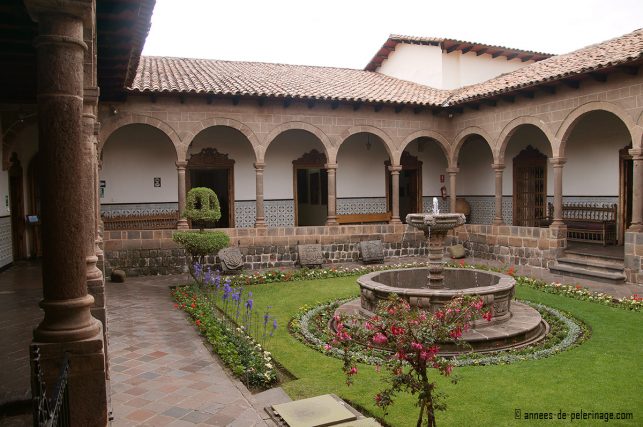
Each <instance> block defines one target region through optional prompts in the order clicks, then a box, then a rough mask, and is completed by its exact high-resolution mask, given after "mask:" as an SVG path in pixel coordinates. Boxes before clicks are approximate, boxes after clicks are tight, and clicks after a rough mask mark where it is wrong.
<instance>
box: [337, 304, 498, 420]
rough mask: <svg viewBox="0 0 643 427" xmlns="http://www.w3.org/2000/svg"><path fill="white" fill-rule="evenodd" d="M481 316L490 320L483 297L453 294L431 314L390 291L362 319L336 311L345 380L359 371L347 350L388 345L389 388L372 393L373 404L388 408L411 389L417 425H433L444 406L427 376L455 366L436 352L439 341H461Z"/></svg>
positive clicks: (349, 381)
mask: <svg viewBox="0 0 643 427" xmlns="http://www.w3.org/2000/svg"><path fill="white" fill-rule="evenodd" d="M481 316H482V317H483V318H485V319H486V320H491V312H490V311H483V300H482V299H481V298H474V297H458V298H454V299H453V300H452V301H451V302H449V303H448V304H447V305H446V306H444V308H443V309H442V310H439V311H436V312H435V313H430V312H428V311H424V310H419V309H417V308H411V306H410V305H409V303H408V302H406V301H405V300H403V299H401V298H399V297H398V296H394V297H392V298H391V299H390V300H388V301H385V302H383V303H380V304H379V305H378V307H377V310H376V313H375V316H373V317H372V318H370V319H368V320H366V321H365V320H363V319H361V318H356V317H340V316H336V317H335V325H336V334H335V338H334V340H333V342H332V344H333V345H334V346H338V347H341V348H343V350H344V366H343V370H344V373H345V374H346V383H347V384H349V385H350V384H352V382H353V376H354V375H355V374H357V366H356V364H355V360H354V358H353V357H352V355H351V354H352V352H353V351H354V350H356V349H357V350H363V349H364V346H368V347H369V348H372V347H376V348H380V349H383V350H386V351H387V352H388V354H389V356H387V357H386V358H385V369H386V370H387V371H388V377H387V378H386V382H387V383H388V387H386V388H385V389H384V390H382V391H380V392H379V393H377V394H376V395H375V404H376V405H377V406H379V407H382V408H386V407H387V406H389V405H390V404H392V403H393V398H394V397H395V395H396V394H397V393H399V392H407V393H410V394H412V395H415V396H417V406H418V407H419V408H420V413H419V416H418V420H417V427H420V426H422V424H423V422H424V420H426V424H425V425H426V426H430V427H434V426H435V425H436V424H435V411H436V410H443V409H445V406H444V405H443V404H442V403H440V402H438V401H436V395H435V382H432V381H430V379H429V373H428V372H429V370H430V369H431V368H434V369H436V370H438V371H439V372H440V373H441V374H442V375H444V376H448V375H450V374H451V370H452V368H453V365H452V364H451V363H450V362H449V361H448V360H447V359H445V358H443V357H440V356H438V352H439V351H440V346H439V343H441V342H452V343H456V344H458V343H461V341H460V338H461V336H462V333H463V332H465V331H467V330H468V329H469V328H470V327H471V323H472V322H473V321H474V320H476V319H477V318H479V317H481ZM425 415H426V418H425Z"/></svg>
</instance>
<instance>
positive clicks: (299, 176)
mask: <svg viewBox="0 0 643 427" xmlns="http://www.w3.org/2000/svg"><path fill="white" fill-rule="evenodd" d="M326 163H327V161H326V155H325V154H324V153H322V152H320V151H317V150H315V149H312V150H311V151H309V152H307V153H305V154H303V155H302V156H301V157H300V158H298V159H295V160H293V162H292V165H293V202H294V205H295V226H296V227H298V226H313V225H325V224H326V221H327V219H328V171H327V170H326V169H325V167H326Z"/></svg>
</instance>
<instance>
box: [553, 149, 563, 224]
mask: <svg viewBox="0 0 643 427" xmlns="http://www.w3.org/2000/svg"><path fill="white" fill-rule="evenodd" d="M549 161H550V162H551V164H552V167H553V168H554V219H553V221H552V223H551V226H552V227H562V226H563V225H565V223H564V222H563V166H565V162H566V161H567V159H565V158H564V157H553V158H551V159H550V160H549Z"/></svg>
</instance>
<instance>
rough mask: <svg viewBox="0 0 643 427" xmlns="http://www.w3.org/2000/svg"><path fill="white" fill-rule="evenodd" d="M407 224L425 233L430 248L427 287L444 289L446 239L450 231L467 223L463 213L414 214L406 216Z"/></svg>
mask: <svg viewBox="0 0 643 427" xmlns="http://www.w3.org/2000/svg"><path fill="white" fill-rule="evenodd" d="M406 223H407V224H408V225H411V226H413V227H415V228H417V229H419V230H422V231H423V232H424V237H426V240H427V244H428V246H429V275H428V276H427V287H428V288H430V289H443V288H444V287H445V286H444V274H443V273H444V262H443V261H442V256H443V255H444V239H445V238H446V236H447V233H448V232H449V230H452V229H454V228H455V227H458V226H460V225H463V224H464V223H465V217H464V214H461V213H444V214H441V213H430V214H424V213H414V214H408V215H407V216H406Z"/></svg>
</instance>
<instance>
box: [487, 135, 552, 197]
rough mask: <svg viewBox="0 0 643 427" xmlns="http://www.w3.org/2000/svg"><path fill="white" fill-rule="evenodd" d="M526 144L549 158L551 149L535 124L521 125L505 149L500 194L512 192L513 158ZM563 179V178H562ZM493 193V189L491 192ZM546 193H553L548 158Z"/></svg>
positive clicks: (510, 193)
mask: <svg viewBox="0 0 643 427" xmlns="http://www.w3.org/2000/svg"><path fill="white" fill-rule="evenodd" d="M527 145H531V146H532V147H534V148H536V149H537V150H538V151H540V152H541V153H543V154H545V155H546V156H547V157H548V158H551V156H552V151H551V146H550V145H549V142H548V141H547V137H546V136H545V134H544V133H542V132H541V131H540V129H538V128H537V127H535V126H531V125H523V126H521V127H520V128H519V129H518V130H517V131H516V133H514V135H513V136H512V137H511V139H510V140H509V143H508V144H507V149H506V151H505V171H504V173H503V174H502V194H507V195H512V194H513V158H514V157H516V156H517V155H518V153H520V152H521V151H522V150H523V149H524V148H525V147H527ZM563 180H564V178H563ZM492 194H495V191H494V192H493V193H492ZM547 194H549V195H553V194H554V172H553V169H552V167H551V163H550V162H549V160H548V161H547Z"/></svg>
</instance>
